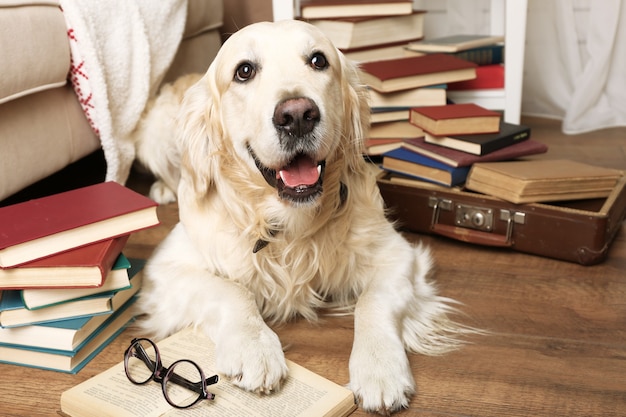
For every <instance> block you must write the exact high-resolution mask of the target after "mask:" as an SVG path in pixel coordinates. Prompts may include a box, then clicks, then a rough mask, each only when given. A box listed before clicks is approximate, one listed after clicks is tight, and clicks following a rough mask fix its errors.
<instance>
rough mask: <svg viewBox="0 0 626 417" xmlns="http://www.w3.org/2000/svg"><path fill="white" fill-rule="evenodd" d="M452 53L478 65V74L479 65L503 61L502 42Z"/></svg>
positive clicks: (497, 63)
mask: <svg viewBox="0 0 626 417" xmlns="http://www.w3.org/2000/svg"><path fill="white" fill-rule="evenodd" d="M407 49H408V48H407ZM413 52H416V53H417V51H413ZM453 55H454V56H455V57H457V58H460V59H464V60H466V61H470V62H473V63H475V64H476V65H478V68H477V70H478V71H479V72H478V74H480V68H481V67H485V66H489V65H499V64H502V63H504V44H495V45H488V46H480V47H478V48H472V49H466V50H464V51H459V52H453ZM477 76H479V75H477Z"/></svg>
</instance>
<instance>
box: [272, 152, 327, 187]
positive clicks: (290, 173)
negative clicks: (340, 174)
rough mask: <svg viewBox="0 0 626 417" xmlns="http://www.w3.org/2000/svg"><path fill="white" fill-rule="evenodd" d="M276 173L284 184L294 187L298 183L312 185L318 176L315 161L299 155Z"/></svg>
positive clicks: (318, 172)
mask: <svg viewBox="0 0 626 417" xmlns="http://www.w3.org/2000/svg"><path fill="white" fill-rule="evenodd" d="M278 174H279V175H280V178H281V179H282V180H283V182H284V183H285V185H286V186H287V187H290V188H295V187H297V186H299V185H313V184H315V183H316V182H317V180H318V179H319V177H320V171H319V169H318V165H317V163H315V161H313V160H312V159H311V158H308V157H305V156H301V157H298V158H296V159H295V160H294V161H293V162H292V163H291V164H289V165H288V166H286V167H284V168H283V169H281V170H280V171H279V172H278Z"/></svg>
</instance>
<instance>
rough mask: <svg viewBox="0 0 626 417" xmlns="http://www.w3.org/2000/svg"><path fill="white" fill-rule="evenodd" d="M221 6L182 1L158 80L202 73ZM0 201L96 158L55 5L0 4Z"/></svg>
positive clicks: (34, 0)
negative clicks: (174, 48)
mask: <svg viewBox="0 0 626 417" xmlns="http://www.w3.org/2000/svg"><path fill="white" fill-rule="evenodd" d="M223 7H224V6H223V0H189V3H188V18H187V21H186V25H185V30H184V35H183V41H182V43H181V44H180V46H179V49H178V52H177V54H176V57H175V59H174V62H173V64H172V66H171V67H170V69H169V71H168V73H167V75H166V78H165V80H164V81H171V80H173V79H175V78H177V77H178V76H180V75H182V74H185V73H189V72H204V71H205V70H206V68H207V67H208V65H209V64H210V62H211V61H212V60H213V58H214V56H215V54H216V53H217V50H218V49H219V47H220V45H221V34H220V27H221V26H222V21H223V13H224V11H223ZM0 57H1V58H0V201H1V200H3V199H5V198H6V197H8V196H10V195H12V194H14V193H16V192H17V191H19V190H21V189H23V188H24V187H27V186H29V185H30V184H33V183H35V182H37V181H39V180H40V179H43V178H45V177H47V176H49V175H51V174H53V173H55V172H57V171H59V170H61V169H62V168H64V167H66V166H68V165H69V164H71V163H73V162H75V161H77V160H79V159H81V158H83V157H85V156H86V155H89V154H91V153H93V152H94V151H97V150H98V149H99V148H100V141H99V140H98V138H97V137H96V135H95V134H94V133H93V131H92V130H91V128H90V125H89V123H88V122H87V119H86V117H85V115H84V113H83V111H82V108H81V106H80V104H79V102H78V99H77V96H76V94H75V93H74V91H73V89H72V86H71V85H70V84H69V83H68V81H67V80H68V73H69V70H70V48H69V42H68V35H67V29H66V23H65V19H64V16H63V13H62V11H61V10H60V8H59V4H58V1H56V0H0Z"/></svg>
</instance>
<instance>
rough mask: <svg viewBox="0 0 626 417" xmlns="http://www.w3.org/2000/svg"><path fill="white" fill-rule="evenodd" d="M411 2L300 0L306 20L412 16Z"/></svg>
mask: <svg viewBox="0 0 626 417" xmlns="http://www.w3.org/2000/svg"><path fill="white" fill-rule="evenodd" d="M412 12H413V2H412V1H410V0H300V14H301V16H302V17H303V18H304V19H323V18H337V17H360V16H393V15H402V14H411V13H412Z"/></svg>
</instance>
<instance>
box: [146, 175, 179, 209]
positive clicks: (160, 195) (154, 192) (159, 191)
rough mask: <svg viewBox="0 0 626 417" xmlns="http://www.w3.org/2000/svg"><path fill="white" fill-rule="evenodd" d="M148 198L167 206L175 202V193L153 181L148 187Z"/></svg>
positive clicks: (159, 181)
mask: <svg viewBox="0 0 626 417" xmlns="http://www.w3.org/2000/svg"><path fill="white" fill-rule="evenodd" d="M150 198H151V199H152V200H154V201H156V202H157V203H159V204H168V203H173V202H174V201H176V192H175V191H174V190H172V189H171V188H170V187H168V186H167V185H166V184H165V182H163V181H161V180H157V181H155V182H154V183H153V184H152V186H151V187H150Z"/></svg>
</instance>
